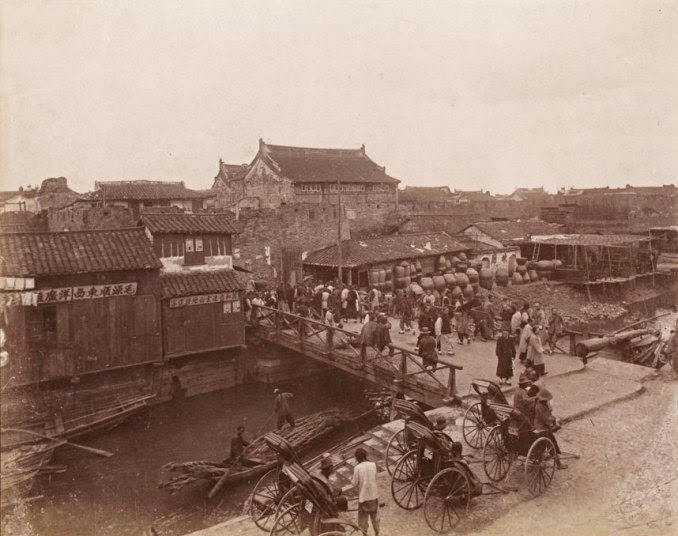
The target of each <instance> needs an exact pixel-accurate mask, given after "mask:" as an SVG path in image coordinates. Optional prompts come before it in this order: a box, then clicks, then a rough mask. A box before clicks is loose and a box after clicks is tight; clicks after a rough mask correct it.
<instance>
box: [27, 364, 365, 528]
mask: <svg viewBox="0 0 678 536" xmlns="http://www.w3.org/2000/svg"><path fill="white" fill-rule="evenodd" d="M284 387H285V388H286V389H287V390H290V391H292V392H294V393H295V395H296V396H295V399H294V401H293V410H294V411H295V412H296V413H297V414H298V415H305V414H309V413H313V412H316V411H320V410H323V409H327V408H332V407H336V408H342V409H345V410H346V411H347V412H349V413H350V414H352V415H357V414H360V413H362V412H363V411H366V410H367V409H370V405H369V401H368V400H367V397H366V396H365V392H364V391H365V388H366V387H367V388H368V389H369V387H368V386H365V385H363V384H360V383H358V382H357V381H356V380H355V379H353V378H351V377H349V376H347V375H344V374H343V373H340V372H335V371H333V372H327V373H322V374H317V375H315V376H313V377H308V378H303V379H301V380H298V381H294V382H291V383H289V384H287V385H285V386H284ZM272 398H273V397H272V389H271V387H269V386H265V385H262V384H249V385H242V386H238V387H235V388H232V389H228V390H226V391H220V392H215V393H210V394H206V395H202V396H198V397H193V398H189V399H186V400H183V401H181V402H180V403H178V404H166V405H163V406H158V407H153V408H149V409H148V410H147V411H146V413H144V414H142V415H137V416H134V417H133V418H132V419H130V420H128V421H127V422H125V423H124V424H123V425H121V426H120V427H118V428H117V429H115V430H112V431H110V432H107V433H105V434H103V435H100V436H98V437H94V438H90V439H87V440H82V442H83V443H86V444H88V445H91V446H94V447H97V448H102V449H106V450H109V451H112V452H114V453H115V456H113V457H112V458H100V457H96V456H94V455H90V454H86V453H81V452H80V451H76V450H73V449H70V448H69V447H63V448H61V449H60V450H59V451H58V452H57V454H56V456H55V457H54V459H53V462H52V463H53V464H64V465H66V466H67V467H68V469H67V471H66V472H65V473H62V474H55V475H52V476H51V477H50V478H47V477H44V478H42V479H41V480H39V481H38V482H37V484H36V486H35V488H34V492H35V493H39V494H43V495H44V499H42V500H40V501H38V502H36V503H34V504H33V505H32V506H31V507H30V509H29V511H28V512H27V515H26V518H24V520H25V522H27V523H29V524H30V525H31V527H32V531H33V534H36V535H43V534H45V535H47V534H49V535H50V536H52V535H54V536H61V535H63V536H66V535H68V536H75V535H90V534H99V535H108V534H110V535H114V534H115V535H121V534H130V535H131V534H134V535H137V534H151V532H150V529H151V527H153V528H154V530H155V531H156V533H157V534H159V535H161V536H164V535H169V534H185V533H186V532H189V531H191V530H196V529H198V528H201V527H204V526H209V525H212V524H214V523H218V522H219V521H222V520H224V519H226V518H228V517H230V515H232V514H237V513H240V508H241V505H242V502H243V500H244V499H245V497H246V496H247V494H248V492H249V490H250V488H251V486H252V484H251V483H250V484H247V483H244V484H241V485H238V486H234V487H231V488H230V489H229V490H228V491H227V493H226V494H225V495H224V496H222V497H219V498H218V499H217V500H215V501H206V495H207V490H208V489H209V484H204V485H199V486H195V487H193V488H191V489H188V490H185V492H179V493H178V494H176V495H173V496H172V495H169V494H168V493H167V492H165V491H163V490H159V489H158V487H157V485H158V476H159V468H160V467H161V466H162V465H163V464H165V463H167V462H170V461H188V460H221V459H224V458H225V457H227V456H228V451H229V445H230V439H231V437H232V436H233V434H234V432H235V429H236V426H237V425H238V424H240V423H241V422H243V421H244V422H245V424H246V426H247V430H248V433H249V434H250V435H251V436H254V435H255V434H256V433H257V432H263V431H268V430H272V429H273V428H274V426H275V423H274V422H273V418H272ZM356 431H357V430H356V428H355V427H353V429H347V430H345V431H344V432H343V435H344V436H346V435H349V434H351V433H354V432H356ZM338 439H340V438H339V437H336V436H335V437H334V438H332V439H331V440H330V442H335V441H337V440H338ZM321 448H322V447H321Z"/></svg>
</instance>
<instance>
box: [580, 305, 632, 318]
mask: <svg viewBox="0 0 678 536" xmlns="http://www.w3.org/2000/svg"><path fill="white" fill-rule="evenodd" d="M581 311H582V313H584V314H585V315H586V316H587V317H588V318H602V319H605V320H612V319H614V318H618V317H620V316H622V315H623V314H625V313H627V310H626V309H624V307H622V306H621V305H615V304H614V303H600V302H592V303H589V304H588V305H584V306H583V307H582V308H581Z"/></svg>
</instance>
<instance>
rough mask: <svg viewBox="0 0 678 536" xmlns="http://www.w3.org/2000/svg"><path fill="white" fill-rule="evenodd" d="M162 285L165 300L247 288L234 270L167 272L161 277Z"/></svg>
mask: <svg viewBox="0 0 678 536" xmlns="http://www.w3.org/2000/svg"><path fill="white" fill-rule="evenodd" d="M160 284H161V286H162V297H163V298H176V297H178V296H194V295H197V294H214V293H217V292H231V291H234V290H243V289H244V288H245V286H244V285H243V284H242V282H241V281H240V279H239V277H238V274H237V273H236V272H235V271H234V270H213V271H209V272H207V271H206V272H167V273H163V274H161V275H160Z"/></svg>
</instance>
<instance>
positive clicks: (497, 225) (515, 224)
mask: <svg viewBox="0 0 678 536" xmlns="http://www.w3.org/2000/svg"><path fill="white" fill-rule="evenodd" d="M473 226H475V227H477V228H478V229H479V230H480V231H481V232H483V233H485V234H486V235H488V236H491V237H492V238H494V239H495V240H499V241H500V242H505V241H515V240H525V239H526V238H527V237H528V236H532V235H550V234H551V235H552V234H557V233H558V232H560V231H561V230H562V229H563V226H562V225H559V224H556V223H548V222H545V221H542V220H525V221H481V222H477V223H474V224H472V225H469V226H468V227H473ZM468 227H466V229H468Z"/></svg>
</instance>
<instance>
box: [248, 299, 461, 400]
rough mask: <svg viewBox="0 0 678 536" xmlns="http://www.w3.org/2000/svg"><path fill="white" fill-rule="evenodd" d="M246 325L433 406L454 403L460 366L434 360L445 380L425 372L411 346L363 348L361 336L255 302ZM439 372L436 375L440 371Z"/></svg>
mask: <svg viewBox="0 0 678 536" xmlns="http://www.w3.org/2000/svg"><path fill="white" fill-rule="evenodd" d="M250 318H251V320H250V324H251V326H252V329H253V330H254V333H255V334H256V336H258V337H259V338H261V339H263V340H266V341H269V342H271V343H273V344H277V345H280V346H283V347H285V348H288V349H290V350H294V351H296V352H298V353H300V354H303V355H305V356H307V357H310V358H312V359H315V360H317V361H320V362H322V363H325V364H326V365H330V366H332V367H335V368H338V369H340V370H343V371H344V372H347V373H349V374H352V375H353V376H356V377H357V378H360V379H361V380H363V381H368V382H371V383H374V384H376V385H379V386H381V387H386V388H390V389H392V390H393V391H394V392H396V393H399V394H402V395H407V396H409V397H411V398H414V399H415V400H418V401H420V402H423V403H425V404H428V405H429V406H433V407H437V406H441V405H443V404H450V403H454V402H456V401H458V399H457V388H456V371H457V370H461V369H462V368H463V367H462V366H461V365H458V364H456V363H453V362H452V361H450V360H449V359H445V358H441V357H439V358H438V370H441V369H446V370H447V371H448V374H447V382H444V381H441V380H440V379H439V378H437V377H436V375H434V374H433V372H432V371H430V370H426V368H425V367H424V365H423V364H422V361H421V358H420V357H419V356H418V355H417V354H415V353H413V352H412V351H411V350H408V349H406V348H402V347H399V346H396V345H394V344H390V345H388V346H387V347H386V348H384V349H383V350H382V351H381V352H380V351H379V350H378V349H377V348H375V347H373V346H367V347H362V346H361V344H360V335H359V334H358V333H352V332H350V331H346V330H344V329H341V328H338V327H334V326H328V325H327V324H325V323H323V322H319V321H317V320H312V319H310V318H303V317H301V316H298V315H295V314H292V313H286V312H284V311H281V310H279V309H273V308H270V307H266V306H255V307H253V308H252V311H251V317H250ZM438 375H440V374H438Z"/></svg>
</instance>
